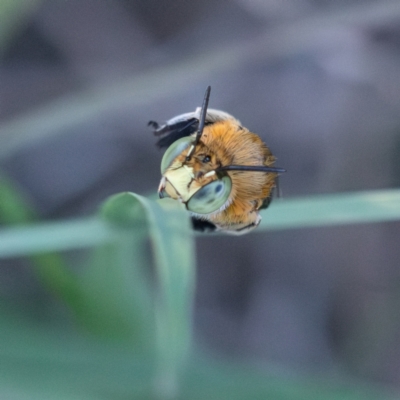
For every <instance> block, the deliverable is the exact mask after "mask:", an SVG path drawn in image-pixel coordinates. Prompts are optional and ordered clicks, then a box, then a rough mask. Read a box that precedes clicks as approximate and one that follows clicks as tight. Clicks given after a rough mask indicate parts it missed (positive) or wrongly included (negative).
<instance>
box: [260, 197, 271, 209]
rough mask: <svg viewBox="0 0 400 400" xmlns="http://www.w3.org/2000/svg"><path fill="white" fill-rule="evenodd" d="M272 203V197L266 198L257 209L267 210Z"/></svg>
mask: <svg viewBox="0 0 400 400" xmlns="http://www.w3.org/2000/svg"><path fill="white" fill-rule="evenodd" d="M271 201H272V196H270V197H267V198H266V199H264V201H263V202H262V204H261V207H260V208H259V210H263V209H265V208H268V207H269V205H270V204H271Z"/></svg>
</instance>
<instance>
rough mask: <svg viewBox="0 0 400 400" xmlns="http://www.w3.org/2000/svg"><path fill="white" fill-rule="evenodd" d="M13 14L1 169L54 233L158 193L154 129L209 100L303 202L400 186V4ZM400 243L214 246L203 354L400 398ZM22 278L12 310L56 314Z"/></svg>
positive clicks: (394, 230) (4, 69)
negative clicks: (104, 206) (332, 378)
mask: <svg viewBox="0 0 400 400" xmlns="http://www.w3.org/2000/svg"><path fill="white" fill-rule="evenodd" d="M7 3H10V2H8V1H5V2H3V4H2V5H1V8H0V10H2V16H0V18H1V19H0V25H1V26H0V34H1V40H0V51H1V66H0V79H1V81H0V82H1V89H0V91H1V92H0V93H1V98H0V101H1V103H0V118H1V121H0V140H1V146H0V164H1V165H0V168H1V169H2V171H4V172H5V173H6V174H7V176H9V177H11V178H12V179H14V180H15V182H17V183H18V184H19V186H20V187H21V188H22V190H24V192H25V193H26V196H27V198H29V199H30V200H31V201H32V203H33V204H34V206H35V207H36V209H37V210H38V211H39V212H40V214H41V216H42V217H43V219H60V218H70V217H75V216H79V215H87V214H92V213H94V212H95V211H96V209H97V208H98V206H99V204H100V203H101V202H102V201H103V200H104V199H105V198H106V197H107V196H109V195H111V194H114V193H116V192H120V191H127V190H128V191H133V192H137V193H141V194H152V193H155V191H156V188H157V185H158V182H159V178H160V172H159V165H160V161H161V157H162V152H160V151H159V150H158V149H157V148H156V147H155V145H154V143H155V139H154V137H153V136H152V134H151V132H150V130H149V129H147V127H146V124H147V122H148V121H149V120H150V119H154V120H157V121H159V122H163V121H164V120H166V119H168V118H170V117H172V116H175V115H177V114H180V113H183V112H188V111H192V110H194V109H195V108H196V107H197V106H199V105H200V103H201V101H202V97H203V94H204V90H205V88H206V86H207V85H211V86H212V94H211V101H210V107H212V108H217V109H222V110H225V111H227V112H229V113H231V114H233V115H234V116H236V117H237V118H239V119H240V120H241V121H242V122H243V124H244V125H245V126H246V127H248V128H249V129H251V130H252V131H254V132H257V133H258V134H260V135H261V136H262V138H263V139H264V140H265V142H266V143H267V144H268V145H269V146H270V147H271V149H272V151H273V152H274V154H276V155H277V157H278V163H277V165H279V166H282V167H285V168H286V169H287V170H288V173H287V174H285V175H284V176H283V177H282V179H281V187H282V190H283V195H284V196H285V197H294V196H301V195H314V194H319V193H333V192H345V191H358V190H373V189H382V188H388V187H397V186H399V184H400V163H399V159H400V2H399V1H398V0H392V1H385V0H359V1H355V0H351V1H349V0H348V1H335V2H331V1H326V0H283V1H278V0H263V1H262V0H222V1H216V0H204V1H184V0H176V1H174V2H166V1H161V0H136V1H128V0H68V1H65V0H51V1H39V0H36V1H33V0H32V1H30V2H29V7H27V6H26V4H24V2H23V1H20V0H19V1H16V2H15V3H14V7H7ZM25 3H26V2H25ZM19 5H20V7H19ZM1 21H2V22H1ZM275 201H279V200H275ZM271 212H273V208H271ZM399 234H400V224H399V223H398V222H393V223H386V224H370V225H357V226H344V227H334V228H319V229H301V230H291V231H281V232H271V233H267V234H265V233H262V234H253V235H249V236H246V237H240V238H234V237H228V236H227V237H212V236H208V237H203V238H199V239H198V241H197V246H198V248H197V256H198V257H197V262H198V291H197V303H196V310H195V332H196V337H197V339H198V345H199V346H203V347H204V348H206V349H208V350H209V351H213V352H217V353H221V354H228V355H230V356H232V357H236V356H238V357H244V358H246V359H250V360H254V361H255V362H257V363H261V364H265V365H266V366H275V367H276V366H286V367H290V368H292V370H293V371H294V372H296V373H304V372H305V373H307V372H318V373H320V372H322V373H328V375H329V374H336V373H340V372H342V371H347V372H348V371H350V372H351V374H353V376H356V377H362V378H366V379H369V380H371V381H379V382H384V383H388V384H391V385H395V386H397V387H400V302H399V294H400V271H399V260H400V246H399V242H400V236H399ZM21 271H22V270H21V269H13V268H8V269H5V270H4V271H3V273H2V274H3V277H2V283H1V284H0V289H1V291H2V293H3V295H4V296H8V297H10V298H18V299H24V300H23V301H26V303H27V304H28V303H29V304H30V306H32V304H33V305H35V304H36V305H37V306H38V307H40V306H41V305H42V303H41V301H40V296H41V294H40V290H39V289H38V288H36V287H35V286H34V285H32V283H31V281H30V278H29V270H28V269H25V270H23V271H24V273H25V274H28V275H27V276H25V275H24V276H25V277H21Z"/></svg>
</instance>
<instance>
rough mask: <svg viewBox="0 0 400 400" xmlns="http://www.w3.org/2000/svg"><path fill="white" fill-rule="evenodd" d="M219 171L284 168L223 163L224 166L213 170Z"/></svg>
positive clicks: (276, 169) (262, 170)
mask: <svg viewBox="0 0 400 400" xmlns="http://www.w3.org/2000/svg"><path fill="white" fill-rule="evenodd" d="M215 171H216V172H220V171H253V172H275V173H281V172H286V169H284V168H278V167H267V166H266V165H225V166H224V167H219V168H217V169H216V170H215Z"/></svg>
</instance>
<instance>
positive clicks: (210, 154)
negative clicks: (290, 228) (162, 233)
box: [149, 86, 285, 234]
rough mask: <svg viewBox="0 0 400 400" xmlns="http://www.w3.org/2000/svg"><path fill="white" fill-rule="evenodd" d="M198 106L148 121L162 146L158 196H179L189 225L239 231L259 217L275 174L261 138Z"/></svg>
mask: <svg viewBox="0 0 400 400" xmlns="http://www.w3.org/2000/svg"><path fill="white" fill-rule="evenodd" d="M210 91H211V87H210V86H209V87H208V88H207V90H206V93H205V96H204V100H203V105H202V107H199V108H197V109H196V110H195V111H194V112H190V113H186V114H182V115H178V116H177V117H174V118H172V119H170V120H169V121H167V122H166V123H165V124H164V125H161V126H160V125H159V124H158V123H157V122H155V121H150V122H149V125H150V126H151V127H152V128H153V129H154V134H155V135H157V136H160V139H159V140H158V142H157V144H158V146H159V147H167V150H166V152H165V154H164V156H163V158H162V161H161V174H162V178H161V182H160V185H159V187H158V194H159V196H160V198H164V197H171V198H173V199H176V200H179V201H181V202H182V203H183V204H184V205H185V206H186V208H187V210H188V211H189V212H190V213H191V216H192V221H193V226H194V229H196V230H200V231H204V230H210V231H214V230H218V231H224V232H226V233H233V234H243V233H247V232H249V231H251V230H252V229H254V228H256V227H257V226H258V225H259V224H260V222H261V216H260V214H259V210H261V209H263V208H266V207H268V205H269V203H270V202H271V198H272V192H273V189H274V188H275V186H276V178H277V176H278V174H279V173H281V172H285V170H284V169H283V168H277V167H274V166H273V165H274V162H275V157H274V156H273V155H272V153H271V151H270V149H269V148H268V147H267V145H266V144H265V143H264V142H263V141H262V140H261V138H260V137H259V136H258V135H257V134H255V133H252V132H250V131H249V130H248V129H247V128H245V127H243V126H242V124H241V123H240V121H238V120H237V119H236V118H234V117H233V116H232V115H230V114H228V113H226V112H223V111H219V110H213V109H208V102H209V98H210Z"/></svg>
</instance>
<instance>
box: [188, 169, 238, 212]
mask: <svg viewBox="0 0 400 400" xmlns="http://www.w3.org/2000/svg"><path fill="white" fill-rule="evenodd" d="M231 190H232V181H231V179H230V178H229V176H224V177H222V179H218V180H216V181H213V182H210V183H209V184H207V185H205V186H203V187H202V188H201V189H200V190H199V191H197V192H196V193H195V194H194V195H193V196H192V197H191V198H190V199H189V201H188V202H187V205H186V206H187V209H188V210H189V211H192V212H194V213H196V214H210V213H212V212H214V211H217V210H218V209H219V208H221V207H222V206H223V205H224V204H225V203H226V201H227V200H228V198H229V196H230V194H231Z"/></svg>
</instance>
